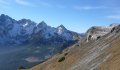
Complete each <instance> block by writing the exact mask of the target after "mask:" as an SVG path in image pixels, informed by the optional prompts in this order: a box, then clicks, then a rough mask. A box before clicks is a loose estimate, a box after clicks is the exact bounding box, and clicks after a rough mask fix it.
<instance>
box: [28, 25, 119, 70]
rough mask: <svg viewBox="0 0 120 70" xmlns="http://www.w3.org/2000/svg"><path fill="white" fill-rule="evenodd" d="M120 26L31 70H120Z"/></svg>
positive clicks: (68, 49)
mask: <svg viewBox="0 0 120 70" xmlns="http://www.w3.org/2000/svg"><path fill="white" fill-rule="evenodd" d="M119 42H120V26H117V27H114V28H112V30H111V31H110V33H108V34H106V35H105V36H102V37H100V38H99V39H95V40H91V41H89V42H87V43H81V42H78V43H76V44H74V45H73V46H71V47H69V48H67V49H65V50H64V51H63V52H62V54H58V55H56V56H54V57H52V58H51V59H49V60H48V61H46V62H44V63H42V64H39V65H37V66H34V67H33V68H31V69H29V70H119V69H120V67H119V64H120V61H119V58H120V57H119V55H120V51H119V50H120V43H119Z"/></svg>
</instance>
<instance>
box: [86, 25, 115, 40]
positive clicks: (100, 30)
mask: <svg viewBox="0 0 120 70" xmlns="http://www.w3.org/2000/svg"><path fill="white" fill-rule="evenodd" d="M113 27H114V26H107V27H102V26H93V27H91V28H90V29H89V30H88V31H87V33H86V37H87V42H88V41H89V40H95V39H98V38H100V37H101V36H104V35H106V34H107V33H109V32H110V31H111V30H112V28H113Z"/></svg>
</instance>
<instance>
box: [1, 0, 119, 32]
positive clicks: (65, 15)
mask: <svg viewBox="0 0 120 70" xmlns="http://www.w3.org/2000/svg"><path fill="white" fill-rule="evenodd" d="M0 14H6V15H9V16H10V17H12V18H14V19H16V20H20V19H22V18H27V19H31V20H33V21H35V22H37V23H39V22H41V21H43V20H44V21H45V22H46V23H47V24H48V25H50V26H53V27H57V26H59V25H60V24H63V25H64V26H65V27H66V28H67V29H69V30H72V31H75V32H79V33H82V32H85V31H86V30H87V29H88V28H90V27H91V26H108V25H110V24H112V23H120V0H0Z"/></svg>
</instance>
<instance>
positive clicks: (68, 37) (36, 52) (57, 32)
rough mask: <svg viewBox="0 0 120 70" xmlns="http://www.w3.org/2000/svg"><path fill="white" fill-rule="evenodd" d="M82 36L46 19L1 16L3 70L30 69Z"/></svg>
mask: <svg viewBox="0 0 120 70" xmlns="http://www.w3.org/2000/svg"><path fill="white" fill-rule="evenodd" d="M81 38H82V37H81V36H80V34H78V33H76V32H73V31H70V30H67V29H66V28H65V27H64V26H63V25H60V26H58V27H56V28H55V27H51V26H49V25H47V24H46V23H45V22H44V21H42V22H40V23H35V22H34V21H31V20H30V19H21V20H18V21H17V20H15V19H12V18H11V17H9V16H8V15H5V14H1V15H0V50H1V52H0V58H1V59H0V70H16V69H17V68H18V67H19V66H24V67H25V68H30V67H32V66H34V65H36V64H39V63H41V62H43V61H45V60H47V59H49V58H50V57H52V56H53V55H55V54H57V53H61V51H62V50H64V49H65V48H67V47H69V45H72V44H74V43H75V42H77V41H78V40H79V39H81Z"/></svg>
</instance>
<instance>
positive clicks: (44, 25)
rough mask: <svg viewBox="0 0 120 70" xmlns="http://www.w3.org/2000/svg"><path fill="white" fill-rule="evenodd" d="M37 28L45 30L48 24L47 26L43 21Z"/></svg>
mask: <svg viewBox="0 0 120 70" xmlns="http://www.w3.org/2000/svg"><path fill="white" fill-rule="evenodd" d="M37 26H38V27H39V28H44V27H47V24H46V23H45V22H44V21H42V22H40V23H39V24H38V25H37Z"/></svg>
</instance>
